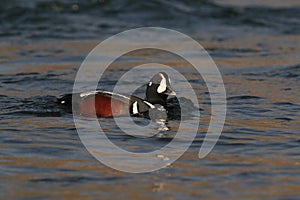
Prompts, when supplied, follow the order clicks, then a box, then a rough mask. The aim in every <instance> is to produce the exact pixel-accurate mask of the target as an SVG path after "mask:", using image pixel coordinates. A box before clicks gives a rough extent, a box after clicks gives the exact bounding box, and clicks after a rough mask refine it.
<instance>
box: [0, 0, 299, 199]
mask: <svg viewBox="0 0 300 200" xmlns="http://www.w3.org/2000/svg"><path fill="white" fill-rule="evenodd" d="M224 2H225V1H192V0H190V1H162V0H154V1H133V0H125V1H121V0H119V1H118V0H117V1H106V0H104V1H101V0H100V1H96V0H87V1H83V0H82V1H63V0H62V1H49V0H35V1H34V0H30V1H8V2H5V3H2V4H1V5H0V23H1V26H0V27H1V28H0V119H1V120H0V124H1V126H0V132H1V134H0V143H1V145H0V148H1V151H0V152H1V153H0V157H1V159H0V162H1V165H0V177H1V183H0V184H1V186H0V197H1V199H35V198H37V199H39V198H53V199H54V198H90V199H117V198H125V199H126V198H127V199H140V198H143V199H155V198H164V199H183V198H186V199H199V198H203V199H208V198H209V199H221V198H222V199H223V198H231V199H262V198H266V199H298V198H299V195H300V137H299V129H300V121H299V119H300V103H299V102H300V92H299V91H300V90H299V89H300V56H299V50H300V35H299V33H300V29H299V28H300V4H299V2H298V1H296V0H289V1H285V2H281V1H264V2H263V3H260V2H259V1H251V3H249V2H248V3H245V2H238V1H233V0H232V1H226V3H224ZM143 26H161V27H165V28H172V29H175V30H178V31H182V32H183V33H185V34H188V35H190V36H191V37H193V38H194V39H196V40H197V41H199V42H200V43H201V44H202V45H203V46H204V47H205V48H206V49H207V50H208V52H209V53H210V55H211V56H212V58H213V59H214V61H215V62H216V64H217V65H218V67H219V69H220V71H221V73H222V76H223V79H224V83H225V87H226V91H227V101H228V102H227V103H228V112H227V118H226V123H225V127H224V130H223V133H222V135H221V137H220V140H219V141H218V143H217V145H216V146H215V148H214V149H213V151H212V152H211V153H210V154H209V156H207V157H206V158H205V159H202V160H199V159H198V157H197V154H198V150H199V148H200V146H201V143H202V139H203V136H204V133H205V131H206V129H207V125H208V123H209V116H210V99H209V95H208V93H207V89H206V87H205V83H204V82H203V81H202V80H198V79H195V76H193V74H192V73H190V72H189V71H188V70H185V67H186V65H185V63H182V62H181V61H180V60H176V59H174V58H172V57H170V56H168V55H164V54H162V55H160V56H159V57H157V55H156V54H155V53H153V54H152V53H151V52H150V53H149V52H146V53H145V52H144V53H141V54H140V55H138V56H136V55H135V56H128V57H127V58H126V59H124V60H121V61H120V62H118V63H115V65H114V66H113V67H112V68H111V69H110V70H109V71H108V72H107V74H108V76H106V78H105V80H103V85H102V86H103V87H104V88H110V87H112V86H113V84H114V81H116V77H118V73H123V72H122V70H126V69H127V68H128V67H130V66H132V65H137V64H141V63H142V62H143V59H146V60H147V61H148V60H155V59H157V60H160V61H162V63H164V64H167V65H170V66H174V67H176V68H178V69H181V70H182V71H183V75H185V76H186V77H187V78H188V79H189V80H190V81H191V83H192V84H193V85H194V86H196V87H197V88H198V90H197V93H198V95H199V101H200V106H201V116H202V118H201V125H200V127H199V131H198V134H197V137H196V139H195V141H194V143H193V144H192V146H191V147H190V148H189V150H188V151H187V152H186V153H185V154H184V155H183V156H182V157H181V158H180V159H179V160H178V161H176V162H175V163H174V164H172V165H171V166H169V167H167V168H164V169H161V170H159V171H156V172H153V173H147V174H127V173H122V172H118V171H115V170H112V169H110V168H107V167H105V166H104V165H102V164H101V163H99V162H98V161H97V160H95V159H94V158H93V157H92V156H91V155H90V154H89V153H88V152H87V151H86V149H85V147H84V146H83V145H82V143H81V141H80V139H79V137H78V135H77V132H76V129H75V126H74V122H73V119H72V115H71V114H69V113H67V112H65V110H63V109H61V108H60V107H58V106H57V105H56V104H55V103H54V100H55V98H56V96H58V95H60V94H64V93H69V92H70V91H72V86H73V81H74V77H75V75H76V72H77V69H78V68H79V66H80V63H81V62H82V61H83V59H84V58H85V56H86V55H87V53H88V52H89V51H90V50H92V49H93V48H94V47H95V46H96V45H97V44H98V43H99V42H100V41H102V40H104V39H105V38H107V37H109V36H111V35H113V34H115V33H118V32H120V31H124V30H127V29H130V28H135V27H143ZM178 42H180V41H178ZM154 73H155V72H154ZM174 81H176V80H174ZM111 120H112V119H101V121H102V123H104V124H105V125H106V127H107V130H108V132H110V133H111V137H110V138H111V139H112V140H113V142H115V143H118V144H120V145H124V146H126V148H128V149H134V150H137V151H139V150H140V151H143V150H148V149H149V148H150V147H151V144H153V143H155V144H157V145H158V146H160V145H162V146H163V145H164V144H167V143H168V142H169V140H168V139H159V138H157V139H153V140H151V141H149V140H148V141H144V140H138V139H133V138H132V137H128V136H125V135H122V134H121V133H120V132H118V129H117V128H116V127H114V126H113V125H112V124H113V123H111V122H112V121H111ZM176 125H177V122H176V121H173V122H170V126H171V127H172V126H173V127H176ZM153 128H155V127H153ZM172 131H173V132H174V133H176V130H172ZM172 131H170V134H172V133H173V132H172ZM186 133H187V134H188V133H189V128H186ZM120 162H122V161H120Z"/></svg>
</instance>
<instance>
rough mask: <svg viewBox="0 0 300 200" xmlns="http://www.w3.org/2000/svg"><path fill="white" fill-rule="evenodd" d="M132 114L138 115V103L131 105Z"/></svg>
mask: <svg viewBox="0 0 300 200" xmlns="http://www.w3.org/2000/svg"><path fill="white" fill-rule="evenodd" d="M132 113H133V114H138V113H139V110H138V102H137V101H136V102H134V103H133V104H132Z"/></svg>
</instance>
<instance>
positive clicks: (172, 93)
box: [165, 88, 176, 96]
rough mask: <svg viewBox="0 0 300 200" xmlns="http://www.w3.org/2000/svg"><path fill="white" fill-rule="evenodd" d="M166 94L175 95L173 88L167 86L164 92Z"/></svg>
mask: <svg viewBox="0 0 300 200" xmlns="http://www.w3.org/2000/svg"><path fill="white" fill-rule="evenodd" d="M165 94H166V95H169V96H176V92H174V90H172V89H170V88H167V91H166V92H165Z"/></svg>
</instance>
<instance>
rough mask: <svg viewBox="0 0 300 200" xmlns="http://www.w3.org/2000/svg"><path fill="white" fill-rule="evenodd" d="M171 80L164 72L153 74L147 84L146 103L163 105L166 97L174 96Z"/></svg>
mask: <svg viewBox="0 0 300 200" xmlns="http://www.w3.org/2000/svg"><path fill="white" fill-rule="evenodd" d="M175 95H176V93H175V92H174V91H173V89H172V88H171V80H170V78H169V76H168V75H167V74H166V73H165V72H159V73H157V74H155V75H154V76H153V77H152V78H151V80H150V82H149V83H148V84H147V89H146V99H145V100H146V101H148V102H150V103H152V104H160V105H165V104H166V102H167V98H168V96H175Z"/></svg>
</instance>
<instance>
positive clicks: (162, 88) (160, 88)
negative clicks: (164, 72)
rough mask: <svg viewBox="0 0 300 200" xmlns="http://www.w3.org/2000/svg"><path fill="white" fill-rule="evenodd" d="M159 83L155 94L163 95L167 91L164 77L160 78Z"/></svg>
mask: <svg viewBox="0 0 300 200" xmlns="http://www.w3.org/2000/svg"><path fill="white" fill-rule="evenodd" d="M161 78H162V79H161V81H160V84H159V86H158V88H157V92H158V93H163V92H165V91H166V90H167V80H166V78H165V77H164V76H162V77H161Z"/></svg>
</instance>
